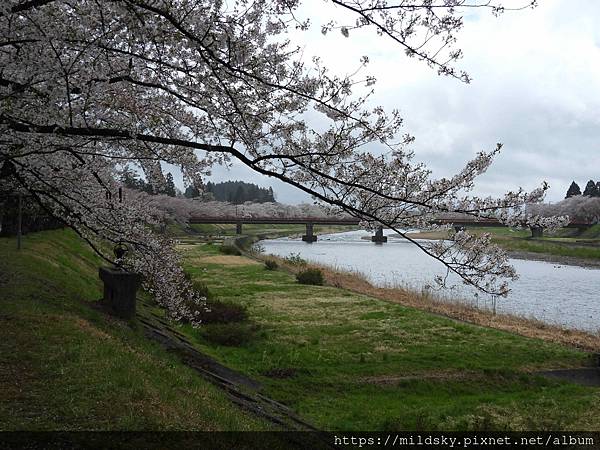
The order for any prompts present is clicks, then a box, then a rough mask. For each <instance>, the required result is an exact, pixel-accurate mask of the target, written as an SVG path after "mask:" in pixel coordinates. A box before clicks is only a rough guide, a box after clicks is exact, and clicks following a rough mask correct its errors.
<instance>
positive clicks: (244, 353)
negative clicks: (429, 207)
mask: <svg viewBox="0 0 600 450" xmlns="http://www.w3.org/2000/svg"><path fill="white" fill-rule="evenodd" d="M216 248H217V246H215V245H208V246H207V245H190V246H186V247H185V248H182V252H183V253H184V255H185V260H186V265H187V270H188V271H189V272H190V273H191V274H192V276H193V277H195V278H196V279H200V280H202V281H204V282H206V283H207V284H208V286H209V288H210V289H211V292H213V293H214V295H215V296H217V297H218V298H221V299H223V300H227V301H232V302H238V303H240V304H243V305H245V306H246V307H247V308H248V312H249V315H250V318H251V320H252V321H253V322H254V324H255V326H256V327H257V329H256V331H255V333H254V334H253V335H251V336H248V338H247V341H246V342H244V343H242V344H241V345H238V346H223V345H217V344H214V343H212V342H211V340H210V339H207V336H208V335H209V334H210V333H211V327H212V325H206V326H205V327H203V328H201V329H200V330H192V329H190V328H187V327H184V328H183V330H184V331H185V332H186V333H188V334H189V335H190V336H192V337H193V338H194V339H195V340H196V342H197V344H198V345H199V346H201V348H202V349H203V350H204V351H206V352H208V353H211V354H213V355H214V356H215V357H217V358H219V359H220V360H221V361H223V362H224V363H226V364H227V365H230V366H232V367H235V368H237V369H239V370H241V371H243V372H246V373H248V374H251V375H252V376H255V377H257V378H259V379H260V380H261V381H262V382H263V383H264V385H265V386H266V391H267V393H268V394H270V395H272V396H274V397H275V398H276V399H278V400H281V401H283V402H285V403H287V404H288V405H290V406H291V407H293V408H294V409H296V410H297V411H298V412H299V413H300V414H302V415H304V416H306V417H307V418H308V419H309V420H312V421H314V422H315V423H316V424H317V425H318V426H320V427H322V428H324V429H331V430H383V429H391V428H394V429H419V428H420V429H445V430H453V429H454V430H456V429H458V430H464V429H481V428H486V429H517V430H519V429H520V430H527V429H565V428H566V429H597V427H598V426H599V425H600V419H599V417H600V415H599V414H598V413H599V412H600V411H599V410H600V407H598V400H599V399H600V395H599V391H598V389H595V388H587V387H582V386H578V385H574V384H569V383H563V382H557V381H549V380H547V379H545V378H541V377H539V376H535V375H533V374H532V373H531V372H532V371H535V370H537V369H542V368H560V367H573V366H580V365H583V364H585V363H587V362H588V360H589V355H588V354H586V353H584V352H581V351H577V350H574V349H571V348H567V347H563V346H560V345H556V344H551V343H547V342H544V341H541V340H536V339H529V338H524V337H520V336H516V335H513V334H509V333H505V332H501V331H497V330H491V329H487V328H482V327H477V326H473V325H469V324H465V323H461V322H457V321H453V320H450V319H446V318H442V317H438V316H434V315H431V314H428V313H425V312H422V311H418V310H416V309H412V308H407V307H403V306H401V305H397V304H393V303H388V302H385V301H381V300H376V299H374V298H370V297H367V296H364V295H359V294H354V293H352V292H349V291H345V290H342V289H337V288H333V287H328V286H322V287H321V286H305V285H299V284H297V283H296V281H295V279H294V277H293V275H291V274H289V273H286V272H283V271H268V270H265V268H264V266H262V265H258V264H256V263H255V262H253V261H251V260H247V259H244V258H243V257H228V258H239V259H238V260H237V261H236V262H235V264H234V263H233V261H232V260H227V261H225V260H223V261H222V262H220V263H219V262H218V261H217V260H215V258H214V256H213V255H214V254H215V253H216V251H217V250H216ZM222 328H223V327H222V326H220V328H219V330H218V332H219V333H221V334H222V333H223V329H222ZM231 332H232V333H233V332H235V328H233V327H232V329H231Z"/></svg>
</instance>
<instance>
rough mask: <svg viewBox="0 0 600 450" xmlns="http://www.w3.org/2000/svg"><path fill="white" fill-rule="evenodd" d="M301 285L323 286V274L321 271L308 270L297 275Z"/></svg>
mask: <svg viewBox="0 0 600 450" xmlns="http://www.w3.org/2000/svg"><path fill="white" fill-rule="evenodd" d="M296 279H297V280H298V283H300V284H312V285H315V286H322V285H323V272H321V271H320V270H319V269H306V270H303V271H302V272H300V273H298V275H296Z"/></svg>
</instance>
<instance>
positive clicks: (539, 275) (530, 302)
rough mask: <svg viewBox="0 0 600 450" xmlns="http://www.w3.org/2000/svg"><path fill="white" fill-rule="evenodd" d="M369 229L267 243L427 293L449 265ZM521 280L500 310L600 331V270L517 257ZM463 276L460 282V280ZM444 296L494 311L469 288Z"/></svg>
mask: <svg viewBox="0 0 600 450" xmlns="http://www.w3.org/2000/svg"><path fill="white" fill-rule="evenodd" d="M363 236H367V233H366V232H365V231H351V232H347V233H336V234H330V235H321V236H319V240H318V241H317V242H316V243H314V244H307V243H305V242H302V241H301V240H300V239H288V238H282V239H271V240H265V241H261V244H262V245H263V246H264V247H265V249H266V253H268V254H273V255H277V256H288V255H290V254H291V253H294V254H299V255H300V256H301V257H302V258H304V259H307V260H309V261H313V262H317V263H321V264H327V265H329V266H332V267H336V268H339V269H345V270H355V271H359V272H361V273H363V274H365V275H366V276H367V277H368V278H369V280H370V281H371V282H372V283H373V284H375V285H377V286H406V287H410V288H412V289H415V290H421V289H423V288H424V287H425V286H427V285H432V284H433V278H434V276H435V275H437V274H439V275H444V274H445V273H446V270H445V267H444V266H443V265H442V264H441V263H440V262H438V261H436V260H434V259H432V258H430V257H428V256H427V255H425V254H424V253H423V252H422V251H421V250H419V249H418V248H417V247H415V246H414V245H412V244H410V243H409V242H407V241H405V240H404V239H400V238H396V237H395V236H389V238H388V243H386V244H383V245H376V244H373V243H372V242H370V241H367V240H364V239H361V237H363ZM511 263H512V264H513V265H514V267H515V269H516V270H517V272H518V273H519V276H520V278H519V280H517V281H515V282H513V283H512V284H511V286H510V287H511V289H512V292H511V293H510V294H509V296H508V297H507V298H498V299H497V300H496V301H495V305H496V311H498V312H507V313H513V314H518V315H520V316H524V317H529V318H535V319H538V320H542V321H544V322H547V323H553V324H559V325H563V326H565V327H568V328H576V329H582V330H587V331H592V332H599V331H600V270H598V269H587V268H583V267H577V266H566V265H560V264H556V263H547V262H541V261H525V260H518V259H513V260H511ZM457 278H458V277H455V278H454V280H456V281H457ZM457 284H458V286H457V287H455V288H453V289H452V290H449V291H445V292H443V293H442V296H445V297H448V298H460V299H462V301H465V302H467V303H470V304H475V305H477V306H479V307H482V308H492V307H493V304H494V301H493V300H492V299H491V298H490V297H483V296H481V295H480V296H479V297H477V296H475V295H474V291H473V290H472V289H471V288H468V287H466V286H464V285H460V283H457Z"/></svg>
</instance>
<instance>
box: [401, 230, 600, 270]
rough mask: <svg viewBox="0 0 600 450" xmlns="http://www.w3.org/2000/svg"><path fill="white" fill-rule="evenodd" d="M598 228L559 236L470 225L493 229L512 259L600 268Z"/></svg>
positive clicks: (434, 235) (432, 234)
mask: <svg viewBox="0 0 600 450" xmlns="http://www.w3.org/2000/svg"><path fill="white" fill-rule="evenodd" d="M596 228H597V227H593V228H592V229H589V230H586V231H584V232H578V231H576V230H573V231H569V233H570V234H569V236H568V237H565V236H563V234H564V232H560V233H559V235H558V236H556V237H546V238H542V239H533V238H531V237H530V232H529V231H527V230H521V229H516V230H515V229H510V228H500V227H489V228H488V227H480V228H472V229H469V232H471V233H474V234H482V233H490V234H491V235H492V240H493V242H494V243H496V244H498V245H499V246H500V247H502V248H503V249H505V250H506V251H507V253H508V255H509V257H510V258H513V259H522V260H529V261H544V262H550V263H556V264H561V265H572V266H580V267H587V268H600V240H599V239H598V230H597V229H596ZM407 236H408V237H410V238H411V239H430V240H438V239H447V238H448V231H445V230H443V231H428V232H422V233H408V234H407Z"/></svg>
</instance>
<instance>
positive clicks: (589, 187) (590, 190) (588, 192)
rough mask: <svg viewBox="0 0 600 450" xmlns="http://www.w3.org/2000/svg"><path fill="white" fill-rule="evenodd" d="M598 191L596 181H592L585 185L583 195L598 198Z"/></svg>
mask: <svg viewBox="0 0 600 450" xmlns="http://www.w3.org/2000/svg"><path fill="white" fill-rule="evenodd" d="M596 189H597V188H596V183H595V182H594V180H590V181H588V182H587V184H586V185H585V190H584V191H583V195H585V196H586V197H597V196H598V193H597V190H596Z"/></svg>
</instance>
